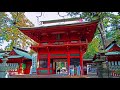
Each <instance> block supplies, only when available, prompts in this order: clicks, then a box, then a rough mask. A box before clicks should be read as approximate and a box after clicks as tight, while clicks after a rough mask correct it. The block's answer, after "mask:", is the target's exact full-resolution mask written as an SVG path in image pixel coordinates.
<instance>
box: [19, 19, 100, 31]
mask: <svg viewBox="0 0 120 90" xmlns="http://www.w3.org/2000/svg"><path fill="white" fill-rule="evenodd" d="M98 22H99V20H94V21H91V22H82V23H81V22H76V23H68V24H64V23H62V24H60V23H58V24H55V25H50V24H48V25H41V26H40V27H18V29H19V30H34V29H42V28H49V27H55V26H74V25H80V26H86V25H90V24H94V23H98Z"/></svg>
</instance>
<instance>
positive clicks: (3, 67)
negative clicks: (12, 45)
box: [0, 52, 9, 78]
mask: <svg viewBox="0 0 120 90" xmlns="http://www.w3.org/2000/svg"><path fill="white" fill-rule="evenodd" d="M8 56H9V55H8V52H5V53H4V54H3V55H2V57H3V58H2V59H1V60H2V62H3V63H2V64H0V71H1V72H0V78H8V74H7V70H8V65H7V63H6V62H7V60H8Z"/></svg>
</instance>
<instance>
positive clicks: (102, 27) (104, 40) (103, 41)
mask: <svg viewBox="0 0 120 90" xmlns="http://www.w3.org/2000/svg"><path fill="white" fill-rule="evenodd" d="M98 30H99V32H100V35H101V41H102V44H103V50H105V47H106V36H105V29H104V26H103V24H102V22H100V23H99V25H98Z"/></svg>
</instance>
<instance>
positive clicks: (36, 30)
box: [19, 20, 98, 43]
mask: <svg viewBox="0 0 120 90" xmlns="http://www.w3.org/2000/svg"><path fill="white" fill-rule="evenodd" d="M97 24H98V20H96V21H92V22H85V23H80V22H79V23H72V24H60V25H53V26H41V27H30V28H28V27H26V28H25V27H19V30H20V31H21V32H23V33H24V34H25V35H27V36H28V37H30V38H31V39H33V40H34V41H36V42H38V43H40V42H41V41H40V39H39V38H40V37H41V35H44V34H53V33H67V32H77V33H79V34H80V36H83V35H86V38H87V40H88V42H89V43H90V42H91V41H92V38H93V37H94V33H95V31H96V28H97ZM83 33H84V34H83Z"/></svg>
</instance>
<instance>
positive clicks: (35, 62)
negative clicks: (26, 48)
mask: <svg viewBox="0 0 120 90" xmlns="http://www.w3.org/2000/svg"><path fill="white" fill-rule="evenodd" d="M36 69H37V54H33V55H32V72H31V73H32V74H36V73H37V70H36Z"/></svg>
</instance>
